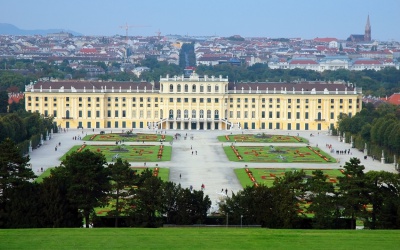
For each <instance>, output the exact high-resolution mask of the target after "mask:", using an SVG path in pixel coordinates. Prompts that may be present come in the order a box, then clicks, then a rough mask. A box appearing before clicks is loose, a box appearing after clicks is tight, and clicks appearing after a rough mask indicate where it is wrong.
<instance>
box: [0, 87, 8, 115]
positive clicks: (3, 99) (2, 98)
mask: <svg viewBox="0 0 400 250" xmlns="http://www.w3.org/2000/svg"><path fill="white" fill-rule="evenodd" d="M7 107H8V93H7V91H5V90H4V91H0V114H1V113H4V114H5V113H7Z"/></svg>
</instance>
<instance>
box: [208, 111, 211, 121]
mask: <svg viewBox="0 0 400 250" xmlns="http://www.w3.org/2000/svg"><path fill="white" fill-rule="evenodd" d="M207 119H211V110H207Z"/></svg>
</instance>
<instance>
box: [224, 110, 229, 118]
mask: <svg viewBox="0 0 400 250" xmlns="http://www.w3.org/2000/svg"><path fill="white" fill-rule="evenodd" d="M224 118H225V119H228V110H227V109H225V117H224Z"/></svg>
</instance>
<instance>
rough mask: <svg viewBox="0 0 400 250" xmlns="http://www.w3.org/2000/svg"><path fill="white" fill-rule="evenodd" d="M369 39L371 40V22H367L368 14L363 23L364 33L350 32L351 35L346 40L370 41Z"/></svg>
mask: <svg viewBox="0 0 400 250" xmlns="http://www.w3.org/2000/svg"><path fill="white" fill-rule="evenodd" d="M371 40H372V37H371V24H370V22H369V15H368V17H367V23H366V24H365V32H364V35H355V34H352V35H350V37H349V38H347V41H351V42H370V41H371Z"/></svg>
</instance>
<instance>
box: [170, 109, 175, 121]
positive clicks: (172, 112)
mask: <svg viewBox="0 0 400 250" xmlns="http://www.w3.org/2000/svg"><path fill="white" fill-rule="evenodd" d="M169 119H174V110H172V109H170V110H169Z"/></svg>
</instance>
